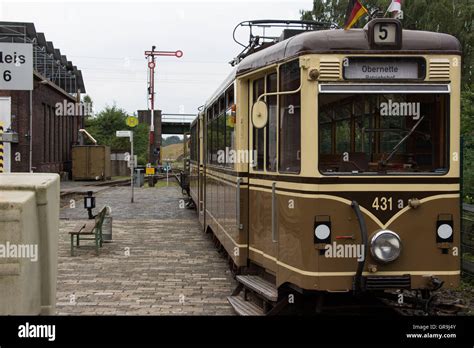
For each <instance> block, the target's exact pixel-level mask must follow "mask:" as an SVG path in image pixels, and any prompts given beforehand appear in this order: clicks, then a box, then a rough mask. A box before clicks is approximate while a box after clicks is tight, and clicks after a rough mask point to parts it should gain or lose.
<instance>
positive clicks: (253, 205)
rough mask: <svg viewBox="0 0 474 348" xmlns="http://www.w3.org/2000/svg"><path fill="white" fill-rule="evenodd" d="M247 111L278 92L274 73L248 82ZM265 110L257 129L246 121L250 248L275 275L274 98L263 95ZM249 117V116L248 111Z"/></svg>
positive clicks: (276, 256)
mask: <svg viewBox="0 0 474 348" xmlns="http://www.w3.org/2000/svg"><path fill="white" fill-rule="evenodd" d="M249 87H250V96H251V100H250V103H249V105H250V108H251V109H252V107H253V105H254V103H255V102H256V101H257V100H259V97H261V96H262V95H263V94H264V93H271V92H276V91H277V74H276V72H275V73H269V74H266V75H264V76H261V77H259V78H257V79H255V80H251V81H250V86H249ZM260 100H263V101H265V102H266V104H267V107H268V122H267V124H266V126H265V127H263V128H256V127H255V125H254V124H253V122H252V118H251V117H250V118H249V119H250V120H249V130H250V134H249V139H250V150H251V156H250V158H251V163H250V166H249V172H250V174H251V175H250V178H249V183H250V185H249V248H250V252H252V251H253V259H255V260H258V261H257V262H258V263H260V265H261V266H263V267H265V268H266V269H267V271H270V272H273V273H275V274H276V272H277V267H276V262H275V261H276V259H278V222H277V221H276V220H277V216H278V210H277V209H278V197H277V196H276V192H275V187H276V182H275V180H274V179H275V174H276V164H277V97H276V96H265V95H264V96H262V97H261V98H260ZM249 115H252V110H250V112H249Z"/></svg>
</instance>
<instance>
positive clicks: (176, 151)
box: [161, 143, 184, 163]
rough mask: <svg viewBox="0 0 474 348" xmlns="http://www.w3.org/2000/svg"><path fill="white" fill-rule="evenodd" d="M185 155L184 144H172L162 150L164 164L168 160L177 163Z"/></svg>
mask: <svg viewBox="0 0 474 348" xmlns="http://www.w3.org/2000/svg"><path fill="white" fill-rule="evenodd" d="M183 153H184V149H183V144H182V143H180V144H171V145H168V146H165V147H162V148H161V159H162V161H163V163H165V162H167V161H168V160H169V161H171V162H174V161H176V160H177V159H178V158H179V157H180V156H182V155H183Z"/></svg>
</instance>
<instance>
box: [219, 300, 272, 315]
mask: <svg viewBox="0 0 474 348" xmlns="http://www.w3.org/2000/svg"><path fill="white" fill-rule="evenodd" d="M227 301H229V303H230V304H231V306H232V307H233V308H234V310H235V311H236V312H237V314H238V315H251V316H261V315H264V313H263V309H262V308H260V307H259V306H257V305H256V304H255V303H253V302H250V301H245V300H244V299H243V298H242V297H240V296H228V297H227Z"/></svg>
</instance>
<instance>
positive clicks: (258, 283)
mask: <svg viewBox="0 0 474 348" xmlns="http://www.w3.org/2000/svg"><path fill="white" fill-rule="evenodd" d="M237 281H239V282H240V283H242V284H243V285H244V286H245V287H247V288H249V289H250V290H253V291H255V292H256V293H258V294H260V295H262V296H263V297H265V298H266V299H268V300H270V301H273V302H276V301H277V300H278V290H277V288H276V287H275V285H273V284H272V283H270V282H269V281H267V280H265V279H263V278H261V277H259V276H255V275H238V276H237Z"/></svg>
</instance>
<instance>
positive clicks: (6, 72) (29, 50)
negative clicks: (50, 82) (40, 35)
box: [0, 42, 33, 91]
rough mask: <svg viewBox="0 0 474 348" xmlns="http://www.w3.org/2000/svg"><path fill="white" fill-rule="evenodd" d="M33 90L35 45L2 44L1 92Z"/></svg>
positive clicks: (0, 65) (0, 44)
mask: <svg viewBox="0 0 474 348" xmlns="http://www.w3.org/2000/svg"><path fill="white" fill-rule="evenodd" d="M32 89H33V45H32V44H28V43H7V42H2V43H0V90H24V91H31V90H32Z"/></svg>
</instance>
